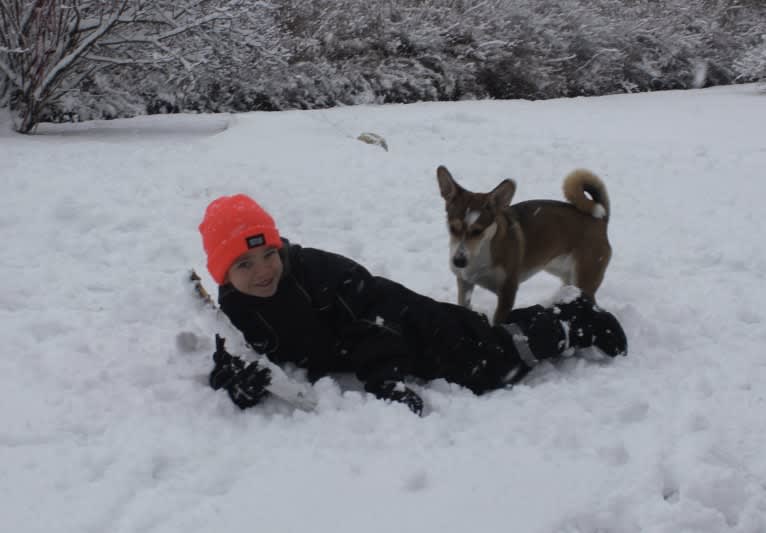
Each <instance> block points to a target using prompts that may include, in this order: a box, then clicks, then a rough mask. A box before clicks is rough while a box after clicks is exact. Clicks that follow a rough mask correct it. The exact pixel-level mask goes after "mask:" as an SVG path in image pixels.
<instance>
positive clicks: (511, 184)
mask: <svg viewBox="0 0 766 533" xmlns="http://www.w3.org/2000/svg"><path fill="white" fill-rule="evenodd" d="M515 193H516V182H515V181H513V180H503V181H501V182H500V185H498V186H497V187H495V188H494V189H492V192H490V193H489V202H490V203H491V204H492V205H493V206H494V207H495V209H502V208H504V207H506V206H508V205H510V204H511V200H512V199H513V195H514V194H515Z"/></svg>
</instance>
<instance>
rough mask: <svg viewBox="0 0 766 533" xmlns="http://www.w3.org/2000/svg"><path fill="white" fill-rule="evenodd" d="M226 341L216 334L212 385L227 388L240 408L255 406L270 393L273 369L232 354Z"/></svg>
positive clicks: (211, 374)
mask: <svg viewBox="0 0 766 533" xmlns="http://www.w3.org/2000/svg"><path fill="white" fill-rule="evenodd" d="M225 342H226V339H224V338H223V337H221V336H220V335H216V336H215V353H214V354H213V361H214V362H215V367H214V368H213V370H212V372H210V379H209V382H210V386H211V387H213V389H215V390H218V389H221V388H223V389H226V392H228V393H229V398H231V401H233V402H234V403H235V404H236V405H237V406H238V407H239V408H240V409H247V408H248V407H253V406H254V405H256V404H258V403H259V402H260V401H261V399H262V398H263V397H264V396H266V395H267V394H268V391H267V390H266V387H268V386H269V384H270V383H271V371H270V370H269V369H268V368H263V367H261V366H260V365H258V363H257V362H252V363H246V362H245V361H243V360H242V359H241V358H239V357H237V356H235V355H231V354H230V353H229V352H227V351H226V348H225V346H224V344H225Z"/></svg>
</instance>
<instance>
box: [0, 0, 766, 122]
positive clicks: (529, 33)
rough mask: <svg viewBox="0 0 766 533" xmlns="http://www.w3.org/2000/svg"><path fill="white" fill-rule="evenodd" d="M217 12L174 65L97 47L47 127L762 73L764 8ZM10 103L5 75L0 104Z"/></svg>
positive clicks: (729, 79) (180, 47)
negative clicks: (171, 114)
mask: <svg viewBox="0 0 766 533" xmlns="http://www.w3.org/2000/svg"><path fill="white" fill-rule="evenodd" d="M3 1H4V0H3ZM172 4H173V3H172V2H170V5H172ZM168 9H170V8H168ZM210 9H218V10H219V11H218V12H219V13H220V14H222V15H225V16H222V17H219V18H217V19H215V20H212V21H210V22H200V24H199V25H198V27H197V28H196V29H195V30H194V31H185V32H178V35H177V36H171V37H167V36H165V40H164V41H163V46H164V47H165V48H166V50H165V51H166V52H167V51H168V50H170V51H172V54H171V55H175V57H177V59H178V60H177V61H172V60H168V59H167V58H168V55H167V54H164V55H163V60H162V61H157V62H152V61H147V60H146V59H145V58H144V59H142V60H141V61H137V60H136V61H131V58H135V57H137V54H138V52H136V50H135V48H136V47H137V46H139V47H140V46H141V43H140V42H136V43H131V42H130V39H123V41H121V42H119V43H118V42H116V41H113V42H112V44H111V48H110V52H111V54H112V55H111V56H110V57H113V58H114V57H117V56H119V57H122V58H123V59H122V60H120V61H105V60H104V57H105V56H106V55H108V54H106V52H105V51H103V50H99V48H98V46H94V48H93V49H92V50H91V51H90V56H83V58H82V59H81V60H80V61H79V62H78V63H77V64H76V65H75V66H73V67H72V68H73V72H72V73H71V75H70V80H76V82H75V81H70V82H69V85H66V90H63V91H60V94H57V95H56V97H55V98H50V99H49V100H48V101H46V102H45V108H44V110H43V111H42V112H41V119H42V120H54V121H61V120H87V119H94V118H115V117H125V116H132V115H136V114H145V113H160V112H184V111H198V112H211V111H212V112H220V111H251V110H283V109H311V108H323V107H331V106H336V105H340V104H343V105H351V104H361V103H391V102H398V103H401V102H416V101H428V100H459V99H477V98H528V99H541V98H553V97H561V96H579V95H600V94H608V93H621V92H634V91H649V90H663V89H684V88H692V87H705V86H711V85H721V84H731V83H738V82H749V81H755V80H758V79H762V78H764V77H765V76H766V1H764V0H485V1H473V0H384V1H370V0H366V1H365V0H311V1H307V0H272V1H268V2H260V1H255V0H242V1H237V2H232V1H228V2H208V5H207V7H206V10H208V11H209V10H210ZM203 15H204V13H200V14H198V15H194V16H198V17H201V16H203ZM141 31H142V32H143V33H142V35H143V36H144V37H145V36H146V31H147V30H146V28H144V29H142V30H141ZM137 41H138V40H137ZM131 47H133V48H131ZM115 54H117V55H115ZM99 57H100V58H101V59H100V60H99ZM149 57H151V56H149ZM94 58H95V59H94ZM0 59H2V53H0ZM13 94H14V87H13V86H12V84H11V83H10V82H9V78H8V77H7V76H6V75H4V74H3V73H2V71H0V105H8V104H9V103H12V96H13Z"/></svg>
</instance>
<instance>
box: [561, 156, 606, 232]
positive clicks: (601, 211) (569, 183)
mask: <svg viewBox="0 0 766 533" xmlns="http://www.w3.org/2000/svg"><path fill="white" fill-rule="evenodd" d="M563 189H564V198H566V199H567V200H568V201H569V202H570V203H571V204H573V205H574V206H575V207H576V208H577V209H579V210H580V211H582V212H583V213H587V214H589V215H591V216H593V217H595V218H603V219H604V220H605V221H609V215H610V214H611V211H610V209H609V194H607V192H606V185H604V182H603V181H601V178H599V177H598V176H596V175H595V174H594V173H593V172H591V171H590V170H585V169H583V168H578V169H577V170H573V171H572V172H570V173H569V175H567V177H566V178H564V186H563Z"/></svg>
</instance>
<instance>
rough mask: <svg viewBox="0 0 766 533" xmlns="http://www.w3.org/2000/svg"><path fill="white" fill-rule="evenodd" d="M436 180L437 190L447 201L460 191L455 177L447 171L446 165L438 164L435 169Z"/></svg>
mask: <svg viewBox="0 0 766 533" xmlns="http://www.w3.org/2000/svg"><path fill="white" fill-rule="evenodd" d="M436 180H437V181H438V182H439V191H440V192H441V194H442V198H444V199H445V200H446V201H447V202H449V201H450V200H452V199H453V198H454V197H455V196H456V195H457V193H459V192H460V185H458V184H457V182H456V181H455V178H453V177H452V174H450V173H449V170H447V167H445V166H444V165H439V168H437V169H436Z"/></svg>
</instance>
